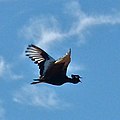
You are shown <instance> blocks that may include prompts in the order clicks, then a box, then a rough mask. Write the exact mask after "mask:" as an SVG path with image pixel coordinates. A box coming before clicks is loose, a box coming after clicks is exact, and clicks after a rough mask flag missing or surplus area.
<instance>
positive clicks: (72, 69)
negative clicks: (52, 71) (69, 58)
mask: <svg viewBox="0 0 120 120" xmlns="http://www.w3.org/2000/svg"><path fill="white" fill-rule="evenodd" d="M83 70H85V66H84V65H81V64H75V63H72V64H70V65H69V66H68V73H73V72H79V71H83Z"/></svg>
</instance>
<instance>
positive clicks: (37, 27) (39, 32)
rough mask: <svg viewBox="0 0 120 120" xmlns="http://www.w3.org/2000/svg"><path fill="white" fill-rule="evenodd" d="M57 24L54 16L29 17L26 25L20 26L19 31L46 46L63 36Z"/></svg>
mask: <svg viewBox="0 0 120 120" xmlns="http://www.w3.org/2000/svg"><path fill="white" fill-rule="evenodd" d="M58 26H59V25H58V21H57V20H56V19H55V18H54V17H49V18H46V17H40V18H33V19H30V21H29V24H28V25H25V26H24V27H23V28H22V30H21V32H20V33H22V35H23V36H25V38H27V39H29V40H32V41H33V42H34V43H35V44H37V45H42V46H43V48H48V46H49V45H50V44H51V43H54V42H55V41H56V40H61V39H62V38H63V36H65V35H64V34H63V33H61V31H60V29H59V27H58Z"/></svg>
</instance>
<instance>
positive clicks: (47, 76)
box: [26, 45, 81, 85]
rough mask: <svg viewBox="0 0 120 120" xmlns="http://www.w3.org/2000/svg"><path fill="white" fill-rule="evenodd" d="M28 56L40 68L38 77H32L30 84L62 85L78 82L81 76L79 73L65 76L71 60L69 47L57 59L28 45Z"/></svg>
mask: <svg viewBox="0 0 120 120" xmlns="http://www.w3.org/2000/svg"><path fill="white" fill-rule="evenodd" d="M26 55H27V56H29V58H30V59H31V60H33V61H34V62H35V63H36V64H38V66H39V69H40V77H39V78H38V79H34V82H32V83H31V84H37V83H48V84H52V85H62V84H64V83H67V82H70V83H74V84H76V83H78V82H80V79H79V78H81V77H80V76H79V75H71V77H72V78H69V77H67V76H66V71H67V67H68V65H69V63H70V61H71V57H70V56H71V49H70V50H69V51H68V53H66V55H65V56H64V57H62V58H60V59H58V60H55V59H54V58H52V57H51V56H49V55H48V54H47V53H46V52H45V51H43V50H42V49H40V48H39V47H37V46H35V45H29V46H28V48H27V50H26Z"/></svg>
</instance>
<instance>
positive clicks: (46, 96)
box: [13, 85, 68, 109]
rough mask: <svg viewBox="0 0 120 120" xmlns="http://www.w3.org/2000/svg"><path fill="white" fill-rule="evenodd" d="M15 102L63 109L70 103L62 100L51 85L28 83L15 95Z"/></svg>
mask: <svg viewBox="0 0 120 120" xmlns="http://www.w3.org/2000/svg"><path fill="white" fill-rule="evenodd" d="M13 100H14V102H17V103H20V104H25V105H32V106H36V107H44V108H52V109H53V108H58V109H62V108H64V107H66V106H68V104H66V103H65V102H64V101H62V100H60V99H59V97H58V95H57V94H56V92H55V91H54V90H53V89H51V88H49V87H39V88H38V87H37V86H32V85H26V86H24V87H22V88H21V89H20V90H19V91H17V92H16V93H15V94H14V95H13Z"/></svg>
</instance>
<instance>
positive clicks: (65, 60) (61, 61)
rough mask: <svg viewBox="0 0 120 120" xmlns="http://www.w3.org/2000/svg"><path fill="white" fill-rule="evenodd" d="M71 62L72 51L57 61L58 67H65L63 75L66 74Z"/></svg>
mask: <svg viewBox="0 0 120 120" xmlns="http://www.w3.org/2000/svg"><path fill="white" fill-rule="evenodd" d="M70 61H71V49H69V51H68V52H67V53H66V55H64V56H63V57H61V58H59V59H58V60H56V61H55V65H56V66H61V65H63V69H62V72H63V74H66V71H67V67H68V65H69V63H70Z"/></svg>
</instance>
